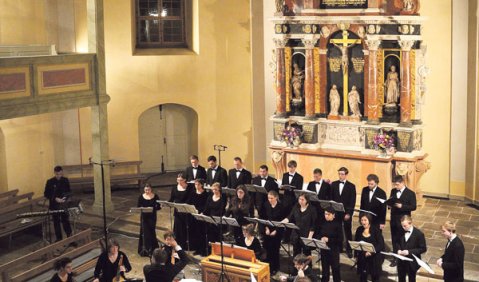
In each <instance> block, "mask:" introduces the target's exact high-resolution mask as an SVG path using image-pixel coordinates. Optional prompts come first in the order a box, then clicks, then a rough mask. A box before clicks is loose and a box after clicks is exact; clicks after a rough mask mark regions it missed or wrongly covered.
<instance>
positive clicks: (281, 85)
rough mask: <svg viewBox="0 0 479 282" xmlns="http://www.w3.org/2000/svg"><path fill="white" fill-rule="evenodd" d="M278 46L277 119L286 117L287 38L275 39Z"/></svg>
mask: <svg viewBox="0 0 479 282" xmlns="http://www.w3.org/2000/svg"><path fill="white" fill-rule="evenodd" d="M273 40H274V44H275V45H276V51H275V53H276V75H275V77H276V117H285V116H286V83H285V82H286V81H285V79H286V70H285V66H284V47H285V46H286V43H287V42H288V39H285V38H275V39H273Z"/></svg>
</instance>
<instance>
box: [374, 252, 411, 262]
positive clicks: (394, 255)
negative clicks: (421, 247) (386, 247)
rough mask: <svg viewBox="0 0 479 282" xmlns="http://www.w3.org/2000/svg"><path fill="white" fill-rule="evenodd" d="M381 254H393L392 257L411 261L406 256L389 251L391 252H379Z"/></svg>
mask: <svg viewBox="0 0 479 282" xmlns="http://www.w3.org/2000/svg"><path fill="white" fill-rule="evenodd" d="M381 254H383V255H386V256H393V257H396V258H398V259H400V260H405V261H413V260H412V259H411V258H408V257H405V256H401V255H398V254H395V253H391V252H381Z"/></svg>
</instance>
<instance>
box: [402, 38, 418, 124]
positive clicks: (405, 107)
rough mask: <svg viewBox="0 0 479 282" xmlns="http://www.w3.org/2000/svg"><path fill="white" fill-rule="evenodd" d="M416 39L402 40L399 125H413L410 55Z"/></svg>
mask: <svg viewBox="0 0 479 282" xmlns="http://www.w3.org/2000/svg"><path fill="white" fill-rule="evenodd" d="M413 45H414V40H400V41H399V46H401V73H400V80H401V82H400V83H401V98H400V99H401V120H400V123H399V125H400V126H405V127H411V126H412V123H411V87H412V85H411V65H410V59H409V55H410V52H411V48H412V46H413Z"/></svg>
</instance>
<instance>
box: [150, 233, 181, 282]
mask: <svg viewBox="0 0 479 282" xmlns="http://www.w3.org/2000/svg"><path fill="white" fill-rule="evenodd" d="M170 246H171V247H172V248H174V249H175V251H176V253H177V254H178V256H179V257H180V259H179V260H178V261H177V262H175V264H166V261H167V260H168V259H169V257H168V254H167V252H166V251H165V250H162V249H155V250H154V251H153V255H152V256H151V264H150V265H145V266H144V267H143V274H144V275H145V280H146V282H170V281H173V279H174V278H175V276H176V275H177V274H178V273H179V272H180V271H181V270H182V269H183V268H184V267H185V266H186V264H187V263H188V256H187V255H186V253H185V251H183V249H181V247H180V246H179V245H178V243H177V242H176V241H175V239H172V240H170Z"/></svg>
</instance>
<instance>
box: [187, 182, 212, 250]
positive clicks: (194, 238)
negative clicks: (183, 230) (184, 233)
mask: <svg viewBox="0 0 479 282" xmlns="http://www.w3.org/2000/svg"><path fill="white" fill-rule="evenodd" d="M208 197H209V193H208V192H207V191H206V190H204V191H203V193H201V194H198V193H197V192H196V191H194V192H193V193H192V194H191V197H190V200H189V204H190V205H194V206H195V208H196V210H197V211H198V213H203V211H204V210H205V207H206V201H207V200H208ZM207 230H208V229H207V224H206V223H205V222H203V221H198V220H196V219H194V218H193V219H192V220H191V223H190V242H191V243H190V247H191V249H192V250H195V251H196V252H197V253H200V254H201V255H203V256H206V255H207V246H208V243H207V240H206V231H207Z"/></svg>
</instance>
